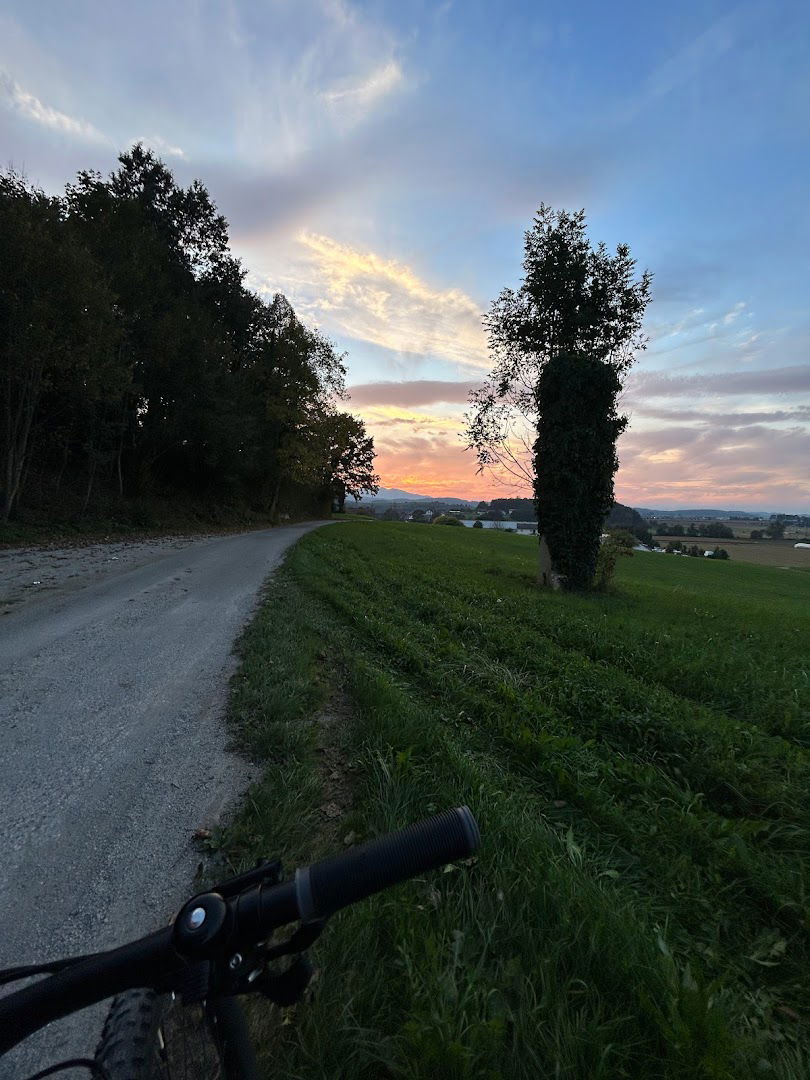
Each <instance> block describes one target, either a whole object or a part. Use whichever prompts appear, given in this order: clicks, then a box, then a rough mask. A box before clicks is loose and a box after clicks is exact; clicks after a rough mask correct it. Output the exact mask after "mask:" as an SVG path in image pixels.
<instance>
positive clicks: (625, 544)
mask: <svg viewBox="0 0 810 1080" xmlns="http://www.w3.org/2000/svg"><path fill="white" fill-rule="evenodd" d="M607 535H608V537H609V538H610V539H611V540H612V541H613V543H614V544H616V545H617V546H618V547H621V548H624V549H625V550H626V551H632V550H633V548H634V547H635V546H636V538H635V536H633V534H632V533H631V532H630V530H629V529H612V528H608V531H607Z"/></svg>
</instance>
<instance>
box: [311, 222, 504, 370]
mask: <svg viewBox="0 0 810 1080" xmlns="http://www.w3.org/2000/svg"><path fill="white" fill-rule="evenodd" d="M298 244H299V261H298V265H297V266H296V267H295V268H294V270H293V273H294V275H295V281H296V289H297V292H296V299H297V302H298V304H299V307H300V308H301V309H302V310H303V311H305V312H306V313H307V314H309V315H310V317H313V318H315V319H317V320H318V322H319V323H321V324H322V325H323V326H324V327H325V328H326V329H327V330H328V331H329V332H330V333H333V334H338V335H340V336H348V337H350V338H353V339H354V340H356V341H364V342H369V343H371V344H373V345H377V346H380V347H382V348H384V349H388V350H390V351H391V352H392V353H397V354H407V355H409V356H412V357H419V358H434V359H440V360H443V361H446V362H449V363H452V364H456V365H459V366H462V367H466V368H481V369H486V368H488V367H489V359H488V355H487V349H486V339H485V335H484V331H483V327H482V325H481V307H480V305H479V304H477V303H476V301H475V300H473V299H472V297H470V296H468V295H467V294H466V293H465V292H463V291H462V290H461V289H457V288H452V287H450V288H441V287H437V286H435V285H433V284H431V283H429V282H428V281H426V280H425V279H424V278H422V277H420V275H419V274H417V273H416V271H415V270H413V268H412V267H410V266H408V265H406V264H405V263H402V262H399V261H397V260H396V259H389V258H385V257H384V256H382V255H380V254H378V253H377V252H374V251H368V250H359V249H357V248H354V247H351V246H349V245H347V244H340V243H338V242H337V241H336V240H333V239H332V238H331V237H328V236H323V235H320V234H317V233H307V232H304V233H301V234H300V236H299V238H298Z"/></svg>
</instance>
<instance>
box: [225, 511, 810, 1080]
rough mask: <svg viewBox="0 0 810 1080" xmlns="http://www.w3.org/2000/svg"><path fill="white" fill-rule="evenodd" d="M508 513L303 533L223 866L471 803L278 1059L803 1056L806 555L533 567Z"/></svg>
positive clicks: (453, 1068)
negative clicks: (494, 524)
mask: <svg viewBox="0 0 810 1080" xmlns="http://www.w3.org/2000/svg"><path fill="white" fill-rule="evenodd" d="M535 559H536V548H535V545H534V544H532V543H529V542H528V541H527V540H526V539H525V538H518V537H515V536H511V535H509V534H505V533H499V532H497V531H486V530H470V529H448V528H442V527H441V526H420V525H412V524H382V523H374V522H350V523H345V524H340V525H336V526H331V527H329V528H328V529H321V530H319V531H318V532H316V533H313V534H311V535H309V536H308V537H306V538H305V539H304V540H303V541H302V542H301V543H299V545H297V547H296V548H295V549H294V550H293V552H292V554H291V556H290V557H289V558H288V560H287V563H286V564H285V566H284V568H283V569H282V570H281V571H280V572H279V574H278V575H277V576H276V577H275V579H274V580H273V582H272V583H271V585H270V586H269V588H268V590H267V594H266V596H265V600H264V603H263V605H262V608H261V610H260V611H259V613H258V615H257V617H256V619H255V620H254V622H253V624H252V625H251V627H250V628H249V629H248V631H247V632H246V634H245V635H244V638H243V640H242V643H241V666H240V669H239V672H238V674H237V676H236V677H235V679H234V683H233V688H232V695H231V715H232V720H233V723H234V725H235V730H236V731H237V732H238V735H239V738H240V739H241V742H242V744H243V745H244V746H245V748H246V749H248V750H249V752H251V753H252V754H253V755H255V756H257V757H259V758H261V759H262V760H263V761H264V763H265V769H266V772H265V776H264V779H263V780H262V781H261V782H260V783H258V784H257V785H256V786H255V787H254V788H253V790H252V792H251V796H250V799H249V800H248V803H247V805H246V807H245V810H244V812H243V813H242V815H241V816H240V817H239V818H238V820H237V821H235V822H234V823H233V825H232V826H231V827H230V828H229V829H228V830H227V831H226V832H225V834H224V835H222V836H220V837H218V838H217V839H216V843H217V844H218V845H219V846H220V848H221V851H222V853H223V854H224V855H225V857H226V858H227V859H228V860H229V861H230V862H231V864H232V865H234V866H235V867H242V866H244V865H246V864H248V863H249V862H250V861H251V860H252V859H254V858H256V857H257V856H258V855H260V854H273V853H281V854H282V855H283V857H284V859H285V861H286V862H287V864H288V865H289V866H290V867H291V868H292V867H293V866H295V865H296V864H297V863H298V864H300V863H302V862H304V861H309V860H311V859H312V858H315V857H318V856H319V855H321V854H323V853H324V852H326V851H328V850H333V849H335V848H336V847H341V846H342V845H344V844H348V843H353V842H356V841H358V840H363V839H366V838H369V837H372V836H374V835H377V834H378V833H380V832H381V831H385V830H388V829H392V828H396V827H398V826H400V825H403V824H405V823H407V822H409V821H411V820H414V819H417V818H419V817H422V816H424V815H426V814H429V813H431V812H433V811H434V810H436V809H440V808H444V807H447V806H452V805H457V804H461V803H467V804H468V805H469V806H470V807H471V808H472V809H473V811H474V813H475V814H476V816H477V818H478V820H479V822H480V825H481V829H482V834H483V845H482V848H481V851H480V853H479V855H478V857H477V858H476V859H475V860H471V861H470V862H469V863H467V864H464V865H459V866H453V867H448V868H447V869H446V872H444V873H439V874H435V875H431V876H429V877H426V878H425V879H424V880H419V881H414V882H411V883H409V884H407V885H405V886H402V887H400V888H398V889H397V890H393V891H390V892H389V893H387V894H385V895H382V896H379V897H376V898H374V899H372V900H369V901H366V902H365V903H363V904H361V905H357V906H356V907H355V908H353V909H351V910H349V911H347V912H344V913H343V914H341V915H340V916H338V917H336V918H335V919H334V920H333V922H332V924H331V925H330V926H329V927H328V928H327V931H326V934H325V935H324V937H323V938H322V939H321V941H320V942H319V943H318V945H317V947H316V949H315V950H314V956H315V958H316V960H317V963H318V965H319V968H320V971H319V977H318V980H317V984H316V993H315V995H314V998H313V1000H312V1001H311V1002H308V1003H306V1004H304V1005H301V1006H298V1007H297V1008H295V1009H293V1010H287V1011H286V1012H284V1013H283V1014H278V1013H275V1012H269V1013H268V1010H267V1008H262V1009H257V1010H255V1014H256V1021H255V1022H256V1024H257V1029H258V1030H259V1033H260V1036H261V1038H262V1040H263V1045H264V1053H265V1061H266V1064H267V1070H268V1075H269V1076H284V1077H301V1078H304V1077H306V1078H314V1077H318V1078H324V1080H325V1078H327V1077H329V1078H334V1077H359V1078H369V1080H370V1078H375V1080H376V1078H380V1077H408V1078H414V1080H416V1078H427V1077H436V1076H441V1077H449V1078H466V1077H469V1078H479V1077H481V1078H492V1080H495V1078H513V1077H515V1078H516V1077H521V1078H524V1077H525V1078H527V1080H528V1078H530V1077H531V1078H535V1077H555V1078H558V1077H559V1078H572V1080H573V1078H585V1077H588V1078H608V1077H610V1078H618V1077H645V1078H648V1077H649V1078H652V1077H655V1078H684V1080H686V1078H696V1077H706V1078H742V1077H752V1076H768V1077H780V1078H785V1080H786V1078H795V1080H799V1078H800V1077H806V1076H807V1075H808V1072H809V1070H808V1064H810V1063H809V1062H808V1052H807V1038H806V1036H807V1032H806V1016H807V1009H808V1005H810V992H809V991H810V976H808V971H809V970H810V968H809V967H808V949H807V939H806V931H807V916H808V910H807V895H808V894H807V881H808V863H807V854H808V850H810V844H809V843H808V841H809V839H810V829H808V803H810V785H808V778H810V768H808V765H809V764H810V753H809V751H808V747H809V746H810V724H809V720H810V702H809V700H808V699H809V698H810V680H809V679H808V669H807V660H808V649H807V640H808V631H810V576H808V575H807V574H805V573H801V572H800V571H798V570H779V569H770V568H767V567H757V566H750V565H744V564H742V563H736V562H713V561H710V560H698V559H678V558H674V557H666V556H663V555H654V554H641V553H637V554H635V555H634V556H633V557H632V558H628V559H623V560H621V562H620V564H619V568H618V572H617V579H616V581H615V584H614V586H613V588H612V589H611V590H610V591H609V592H607V593H604V594H600V595H589V596H571V595H561V594H557V593H550V592H548V591H540V590H538V589H537V587H536V586H535V584H534V572H535Z"/></svg>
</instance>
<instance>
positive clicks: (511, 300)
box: [467, 206, 651, 588]
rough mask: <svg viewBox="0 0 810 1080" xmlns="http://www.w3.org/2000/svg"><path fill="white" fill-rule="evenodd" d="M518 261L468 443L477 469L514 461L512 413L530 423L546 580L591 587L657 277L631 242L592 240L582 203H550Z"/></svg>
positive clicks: (491, 318) (497, 306)
mask: <svg viewBox="0 0 810 1080" xmlns="http://www.w3.org/2000/svg"><path fill="white" fill-rule="evenodd" d="M523 270H524V279H523V283H522V284H521V286H520V287H519V288H518V289H517V290H512V289H505V290H504V291H503V292H502V293H501V295H500V296H499V297H498V298H497V300H495V301H494V302H493V304H492V306H491V308H490V311H489V313H488V315H487V316H486V319H485V323H486V327H487V330H488V332H489V342H490V348H491V350H492V352H493V355H494V358H495V364H494V366H493V369H492V372H491V374H490V378H489V381H488V382H487V383H486V385H485V386H484V388H483V390H482V391H479V392H477V393H476V394H475V395H473V397H472V398H471V404H472V406H473V408H472V411H471V413H470V414H469V415H468V430H467V435H468V445H469V446H470V448H472V449H474V450H475V451H476V454H477V457H478V462H479V467H480V468H481V469H484V468H492V467H495V468H506V469H507V471H510V472H511V471H513V468H512V466H511V465H510V455H511V457H512V458H515V457H520V455H519V454H517V453H516V450H515V440H514V434H513V433H514V431H515V417H516V415H517V416H522V417H523V420H524V423H525V425H527V426H528V427H530V428H532V429H533V444H532V462H531V475H532V478H533V486H534V497H535V503H536V507H537V517H538V533H539V534H540V544H541V552H543V553H544V552H546V551H547V552H548V557H547V559H545V560H543V559H541V570H540V580H541V582H542V583H544V584H553V585H561V586H564V587H567V588H587V587H589V586H590V585H591V584H592V582H593V579H594V574H595V571H596V560H597V555H598V551H599V538H600V534H601V530H602V523H603V522H604V520H605V518H606V516H607V515H608V513H609V511H610V508H611V506H612V504H613V477H614V474H615V472H616V469H617V467H618V459H617V457H616V439H617V438H618V436H619V434H620V433H621V432H622V431H623V430H624V427H625V426H626V423H627V421H626V418H625V417H622V416H620V415H619V413H618V411H617V401H618V395H619V392H620V390H621V388H622V380H623V376H624V374H625V372H626V371H627V369H628V368H629V367H630V365H631V364H632V363H633V360H634V355H635V352H636V350H638V349H641V348H643V347H644V344H645V340H644V338H643V336H642V334H641V323H642V319H643V316H644V311H645V308H646V306H647V303H648V302H649V297H650V283H651V278H650V275H649V274H648V273H646V272H645V273H644V274H642V276H641V278H640V279H638V280H635V277H634V274H635V263H634V261H633V259H632V258H631V257H630V250H629V248H628V247H627V246H626V245H624V244H620V245H619V246H618V247H617V249H616V252H615V254H611V253H610V252H608V250H607V248H606V247H605V245H604V244H599V245H597V247H596V248H592V247H591V245H590V243H589V241H588V238H587V236H586V233H585V214H584V211H579V212H577V213H567V212H566V211H558V212H555V211H553V210H552V209H551V208H550V207H547V206H541V207H540V210H539V211H538V213H537V215H536V216H535V220H534V223H533V225H532V227H531V228H530V229H529V230H528V232H527V233H526V237H525V250H524V260H523ZM518 424H519V421H518ZM524 439H525V435H524ZM523 460H525V459H523Z"/></svg>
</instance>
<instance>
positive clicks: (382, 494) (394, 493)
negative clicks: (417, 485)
mask: <svg viewBox="0 0 810 1080" xmlns="http://www.w3.org/2000/svg"><path fill="white" fill-rule="evenodd" d="M429 498H430V495H414V494H413V493H412V492H410V491H401V490H400V489H399V488H383V487H381V488H380V490H379V491H378V492H377V494H376V495H364V496H363V502H374V500H375V499H429Z"/></svg>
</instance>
